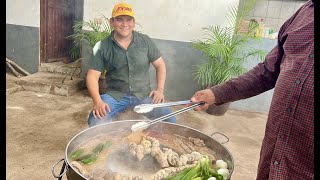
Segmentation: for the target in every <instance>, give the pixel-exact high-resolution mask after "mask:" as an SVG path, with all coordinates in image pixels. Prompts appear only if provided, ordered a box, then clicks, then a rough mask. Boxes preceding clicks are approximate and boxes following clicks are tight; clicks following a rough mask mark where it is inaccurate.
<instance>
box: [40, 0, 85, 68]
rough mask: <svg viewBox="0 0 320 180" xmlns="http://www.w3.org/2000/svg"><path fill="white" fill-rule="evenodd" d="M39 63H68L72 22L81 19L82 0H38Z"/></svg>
mask: <svg viewBox="0 0 320 180" xmlns="http://www.w3.org/2000/svg"><path fill="white" fill-rule="evenodd" d="M40 13H41V14H40V62H42V63H49V62H55V61H66V62H70V57H69V50H70V47H71V45H72V41H71V40H68V39H66V37H67V36H69V35H70V34H72V32H73V30H72V26H73V24H74V21H79V20H82V18H83V0H80V1H79V0H40Z"/></svg>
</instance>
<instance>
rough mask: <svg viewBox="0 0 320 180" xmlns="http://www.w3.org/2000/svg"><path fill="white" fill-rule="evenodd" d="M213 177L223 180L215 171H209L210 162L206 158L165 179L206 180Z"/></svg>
mask: <svg viewBox="0 0 320 180" xmlns="http://www.w3.org/2000/svg"><path fill="white" fill-rule="evenodd" d="M210 177H215V178H216V179H217V180H223V176H222V175H221V174H218V173H217V172H216V171H215V170H211V169H210V160H209V158H208V156H204V157H203V158H202V159H200V160H199V161H198V163H197V165H196V166H194V167H191V168H186V169H184V170H183V171H181V172H179V173H178V174H176V175H175V176H172V177H168V178H166V179H167V180H181V179H183V180H206V179H208V178H210Z"/></svg>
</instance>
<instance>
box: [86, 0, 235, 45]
mask: <svg viewBox="0 0 320 180" xmlns="http://www.w3.org/2000/svg"><path fill="white" fill-rule="evenodd" d="M119 2H127V3H129V4H131V5H132V6H133V10H134V12H135V14H136V15H135V16H136V22H137V23H138V24H140V25H141V27H140V26H139V25H137V26H136V30H138V31H141V32H142V33H145V34H148V35H149V36H150V37H152V38H156V39H165V40H175V41H183V42H190V41H191V40H196V39H200V38H202V37H203V32H202V31H201V28H202V27H207V26H209V25H222V26H227V25H228V22H227V19H226V14H227V12H228V8H229V7H230V6H233V5H234V6H236V7H237V6H238V4H239V0H156V1H155V0H138V1H137V0H124V1H119V0H107V1H106V0H84V20H85V21H87V20H89V19H90V20H93V19H94V18H97V17H99V16H100V15H105V16H106V17H111V12H112V8H113V7H114V5H115V4H117V3H119Z"/></svg>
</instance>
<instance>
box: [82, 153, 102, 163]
mask: <svg viewBox="0 0 320 180" xmlns="http://www.w3.org/2000/svg"><path fill="white" fill-rule="evenodd" d="M97 159H98V156H97V155H96V154H86V155H84V156H83V157H82V159H81V162H82V163H83V164H92V163H94V162H95V161H96V160H97Z"/></svg>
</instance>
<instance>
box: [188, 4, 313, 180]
mask: <svg viewBox="0 0 320 180" xmlns="http://www.w3.org/2000/svg"><path fill="white" fill-rule="evenodd" d="M313 29H314V2H313V1H311V0H309V1H307V2H306V3H305V4H304V5H303V6H302V7H301V8H300V9H299V10H298V11H297V12H296V13H295V14H294V15H293V16H292V17H291V18H290V19H288V20H287V21H286V22H285V23H284V24H283V25H282V27H281V28H280V31H279V35H278V43H277V46H276V47H274V48H273V49H272V50H271V52H269V53H268V55H267V56H266V58H265V61H264V62H262V63H259V64H258V65H257V66H255V67H254V68H253V69H251V70H250V71H248V72H247V73H245V74H243V75H241V76H239V77H238V78H234V79H231V80H229V81H227V82H225V83H223V84H220V85H217V86H213V87H211V88H210V89H206V90H202V91H198V92H196V93H195V94H194V95H193V96H192V97H191V101H193V102H197V101H206V102H207V103H206V104H205V105H204V106H202V107H198V108H195V110H205V109H207V108H208V105H210V104H213V103H215V104H217V105H219V104H223V103H227V102H232V101H236V100H240V99H245V98H249V97H252V96H255V95H258V94H260V93H263V92H265V91H268V90H270V89H272V88H274V93H273V97H272V102H271V106H270V110H269V115H268V120H267V124H266V130H265V136H264V139H263V142H262V147H261V151H260V160H259V165H258V172H257V178H256V179H257V180H266V179H272V180H275V179H277V180H278V179H279V180H280V179H281V180H292V179H304V180H309V179H310V180H311V179H314V162H313V159H314V75H313V73H314V69H313V67H314V65H313V64H314V59H313V58H314V30H313Z"/></svg>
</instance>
